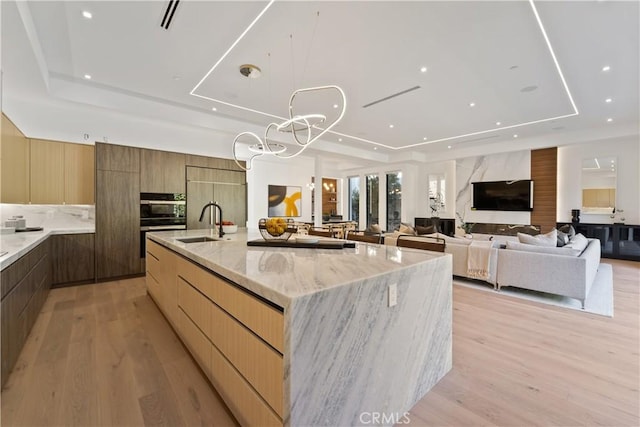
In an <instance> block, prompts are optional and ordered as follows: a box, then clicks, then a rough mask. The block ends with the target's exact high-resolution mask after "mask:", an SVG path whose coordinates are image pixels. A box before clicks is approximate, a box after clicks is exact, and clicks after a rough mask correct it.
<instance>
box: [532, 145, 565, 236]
mask: <svg viewBox="0 0 640 427" xmlns="http://www.w3.org/2000/svg"><path fill="white" fill-rule="evenodd" d="M531 179H532V180H533V211H532V212H531V224H539V225H540V226H541V230H540V232H541V233H547V232H549V231H551V230H553V229H554V228H555V226H556V210H557V192H558V182H557V181H558V149H557V147H552V148H545V149H541V150H532V151H531Z"/></svg>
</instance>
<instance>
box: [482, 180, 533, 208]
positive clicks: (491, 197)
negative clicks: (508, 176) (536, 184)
mask: <svg viewBox="0 0 640 427" xmlns="http://www.w3.org/2000/svg"><path fill="white" fill-rule="evenodd" d="M471 185H472V186H473V203H472V207H471V208H472V209H475V210H479V211H531V210H533V181H532V180H530V179H523V180H518V181H487V182H472V183H471Z"/></svg>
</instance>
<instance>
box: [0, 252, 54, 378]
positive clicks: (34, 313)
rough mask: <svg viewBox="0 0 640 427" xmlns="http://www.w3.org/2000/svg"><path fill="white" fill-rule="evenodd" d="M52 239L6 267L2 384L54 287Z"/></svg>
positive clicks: (1, 313)
mask: <svg viewBox="0 0 640 427" xmlns="http://www.w3.org/2000/svg"><path fill="white" fill-rule="evenodd" d="M49 245H50V241H49V239H47V240H45V241H44V242H42V243H40V244H39V245H38V246H36V247H35V248H34V249H32V250H31V251H29V252H28V253H27V254H26V255H24V256H23V257H21V258H20V259H18V260H17V261H15V262H14V263H13V264H11V265H10V266H8V267H7V268H5V269H4V270H2V273H1V277H0V281H1V284H2V302H1V303H0V304H1V307H0V317H1V320H0V322H1V326H0V327H1V331H0V333H1V336H0V341H1V342H0V346H1V348H0V352H1V357H2V361H1V364H2V369H1V373H0V377H1V382H2V386H4V384H5V383H6V381H7V379H8V377H9V373H10V372H11V370H12V369H13V366H14V365H15V363H16V361H17V360H18V356H19V355H20V351H21V350H22V347H23V345H24V342H25V340H26V339H27V336H28V335H29V332H30V331H31V328H32V326H33V324H34V323H35V321H36V318H37V317H38V314H39V313H40V309H41V308H42V305H43V304H44V301H45V299H46V297H47V295H48V293H49V288H50V287H51V258H50V249H49Z"/></svg>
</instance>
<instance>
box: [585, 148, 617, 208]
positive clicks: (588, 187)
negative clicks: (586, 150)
mask: <svg viewBox="0 0 640 427" xmlns="http://www.w3.org/2000/svg"><path fill="white" fill-rule="evenodd" d="M617 173H618V159H617V158H615V157H600V156H598V157H589V158H585V159H583V160H582V212H583V213H592V214H593V213H595V214H609V215H611V214H612V213H613V209H614V208H615V206H616V180H617Z"/></svg>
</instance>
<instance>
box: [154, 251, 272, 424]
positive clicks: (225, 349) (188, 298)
mask: <svg viewBox="0 0 640 427" xmlns="http://www.w3.org/2000/svg"><path fill="white" fill-rule="evenodd" d="M159 249H160V250H161V251H163V252H164V254H163V255H161V257H165V258H166V257H167V256H172V257H173V258H174V264H173V268H172V269H171V274H172V275H173V277H175V280H176V281H175V283H176V284H177V298H175V299H173V300H172V301H166V302H165V303H164V304H159V307H160V309H161V310H163V312H164V313H165V315H166V316H167V317H168V318H170V317H171V316H172V315H171V314H169V313H170V310H171V309H172V307H176V308H177V313H178V325H177V332H178V335H179V336H180V337H181V339H182V340H183V341H184V342H185V345H186V346H187V347H188V348H189V350H190V351H191V352H192V354H193V356H194V358H195V359H196V360H197V361H198V363H199V364H200V366H201V367H202V369H203V370H204V372H205V373H206V374H207V376H208V377H209V379H210V380H211V382H212V383H213V385H214V386H215V388H216V390H217V391H218V392H219V393H220V395H221V396H222V397H223V399H224V400H225V402H226V403H227V405H228V406H229V408H230V409H231V411H232V412H233V414H234V415H235V417H236V418H237V419H238V421H239V422H240V423H241V424H242V425H282V418H283V410H284V402H283V399H284V390H283V384H284V372H283V370H284V365H283V356H282V354H283V348H284V316H283V312H282V310H281V309H280V308H279V307H275V306H273V305H272V304H271V303H268V302H266V301H263V300H262V299H260V298H259V297H256V296H254V295H253V294H251V293H249V292H247V291H245V290H244V289H241V288H240V287H238V286H236V285H235V284H233V283H230V282H228V281H226V280H224V279H222V278H220V277H218V276H216V275H215V274H213V273H211V272H210V271H208V270H206V269H204V268H202V267H200V266H198V265H197V264H194V263H192V262H191V261H189V260H187V259H185V258H184V257H182V256H180V255H178V254H176V253H175V252H172V251H169V250H168V249H166V248H163V247H161V245H158V244H156V243H155V242H151V241H150V240H147V254H148V257H152V253H154V252H155V253H158V251H159ZM163 262H164V261H163ZM150 265H151V267H150V268H148V272H149V274H151V275H154V274H156V275H157V274H162V273H160V272H159V270H160V266H159V265H156V263H155V262H151V263H150ZM154 271H156V273H154ZM165 280H166V279H165ZM171 280H173V279H171ZM156 282H157V281H154V280H153V279H151V280H150V279H149V278H148V279H147V283H148V286H149V292H150V293H156V294H157V293H158V290H157V288H156V289H155V290H152V289H153V287H156V286H157V285H156V284H155V283H156ZM154 299H155V297H154Z"/></svg>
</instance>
